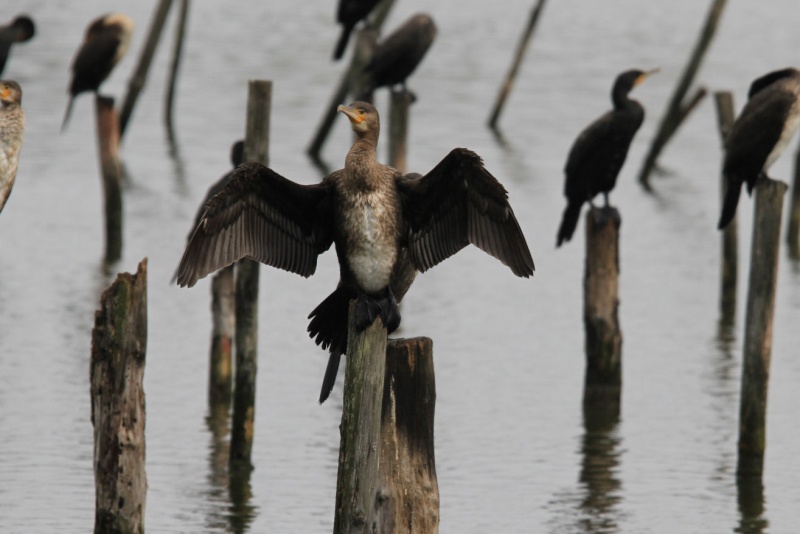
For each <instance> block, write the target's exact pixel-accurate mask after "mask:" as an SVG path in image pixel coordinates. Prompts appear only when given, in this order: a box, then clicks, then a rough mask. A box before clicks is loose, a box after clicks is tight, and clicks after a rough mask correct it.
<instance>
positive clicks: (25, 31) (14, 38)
mask: <svg viewBox="0 0 800 534" xmlns="http://www.w3.org/2000/svg"><path fill="white" fill-rule="evenodd" d="M35 33H36V26H34V24H33V20H31V18H30V17H28V16H27V15H20V16H19V17H17V18H15V19H14V20H13V21H11V24H9V25H7V26H0V74H3V69H4V68H5V66H6V60H8V52H9V51H10V50H11V45H12V44H14V43H24V42H25V41H28V40H30V38H31V37H33V35H34V34H35Z"/></svg>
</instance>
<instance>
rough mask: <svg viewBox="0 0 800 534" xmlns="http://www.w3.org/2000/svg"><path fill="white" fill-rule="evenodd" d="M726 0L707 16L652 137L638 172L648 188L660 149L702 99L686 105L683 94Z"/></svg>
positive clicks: (713, 5) (716, 1) (719, 0)
mask: <svg viewBox="0 0 800 534" xmlns="http://www.w3.org/2000/svg"><path fill="white" fill-rule="evenodd" d="M725 2H726V0H713V1H712V3H711V9H710V10H709V12H708V15H707V16H706V23H705V25H704V26H703V30H702V32H701V33H700V38H699V39H698V41H697V44H696V45H695V48H694V51H693V52H692V56H691V58H690V59H689V64H688V65H687V66H686V69H685V70H684V71H683V75H682V76H681V79H680V81H679V82H678V85H677V86H676V87H675V92H674V93H673V94H672V98H671V99H670V101H669V104H668V105H667V110H666V112H665V113H664V117H663V118H662V119H661V124H660V125H659V127H658V131H657V133H656V136H655V137H654V138H653V143H652V144H651V145H650V151H649V152H648V153H647V156H646V157H645V160H644V164H643V165H642V169H641V171H640V172H639V182H640V183H641V184H642V186H644V188H645V189H647V190H650V189H651V187H650V173H651V172H652V171H653V168H655V166H656V163H657V161H658V156H659V155H660V154H661V151H662V150H663V149H664V146H665V145H666V144H667V142H669V140H670V138H671V137H672V134H674V133H675V131H676V130H677V129H678V126H680V124H681V122H682V120H683V119H684V118H685V117H686V115H687V114H688V113H687V112H686V111H685V110H684V108H685V107H686V108H688V107H689V106H694V105H696V104H697V102H698V101H699V99H698V97H695V98H694V99H693V100H692V101H693V102H694V104H692V103H691V102H690V104H689V105H688V106H685V105H684V97H685V96H686V93H687V91H689V86H691V84H692V81H693V80H694V77H695V74H697V71H698V70H699V69H700V64H701V63H702V61H703V57H704V56H705V53H706V50H707V49H708V46H709V45H710V44H711V40H712V39H713V38H714V34H715V33H716V31H717V26H718V25H719V20H720V18H721V17H722V11H723V9H724V7H725ZM703 94H705V93H703Z"/></svg>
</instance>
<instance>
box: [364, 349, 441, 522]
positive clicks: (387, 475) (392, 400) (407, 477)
mask: <svg viewBox="0 0 800 534" xmlns="http://www.w3.org/2000/svg"><path fill="white" fill-rule="evenodd" d="M435 407H436V380H435V376H434V371H433V341H431V339H430V338H426V337H418V338H413V339H397V340H390V341H389V343H388V346H387V350H386V375H385V378H384V382H383V408H382V415H381V450H380V466H379V474H380V484H379V488H378V494H377V505H378V510H377V519H376V523H377V532H395V533H403V534H405V533H408V534H411V533H425V534H435V533H436V532H438V531H439V484H438V481H437V479H436V462H435V457H434V450H433V415H434V408H435Z"/></svg>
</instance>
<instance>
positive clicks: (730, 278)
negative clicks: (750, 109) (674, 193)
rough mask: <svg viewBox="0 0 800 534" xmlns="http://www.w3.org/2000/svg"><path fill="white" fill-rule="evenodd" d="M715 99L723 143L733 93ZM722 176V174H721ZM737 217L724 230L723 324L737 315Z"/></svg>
mask: <svg viewBox="0 0 800 534" xmlns="http://www.w3.org/2000/svg"><path fill="white" fill-rule="evenodd" d="M714 100H715V102H716V104H717V119H718V124H719V133H720V137H721V138H722V144H723V146H724V145H725V141H726V139H727V138H728V134H729V133H730V131H731V128H732V127H733V123H734V119H735V112H734V107H733V95H732V94H731V92H730V91H718V92H716V93H714ZM720 176H721V175H720ZM720 184H721V185H720V195H721V196H720V206H721V205H722V202H724V199H725V191H726V189H727V187H728V184H727V182H726V181H725V177H724V176H721V179H720ZM736 221H737V218H736V216H734V217H733V220H731V222H730V223H729V224H728V226H726V227H725V229H724V230H723V231H722V273H721V278H722V284H721V288H720V311H721V312H722V322H723V324H733V321H734V318H735V317H736V286H737V281H738V278H739V274H738V269H739V237H738V235H737V226H738V225H737V222H736Z"/></svg>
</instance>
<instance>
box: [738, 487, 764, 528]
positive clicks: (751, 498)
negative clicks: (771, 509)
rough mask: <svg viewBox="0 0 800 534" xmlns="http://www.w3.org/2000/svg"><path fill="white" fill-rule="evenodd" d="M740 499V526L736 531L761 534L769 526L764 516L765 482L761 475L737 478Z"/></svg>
mask: <svg viewBox="0 0 800 534" xmlns="http://www.w3.org/2000/svg"><path fill="white" fill-rule="evenodd" d="M736 489H737V493H738V501H739V526H738V527H737V528H736V529H735V530H734V532H741V533H742V534H761V533H762V532H765V531H766V529H767V527H768V526H769V521H768V520H767V518H766V517H765V516H764V484H763V482H762V481H761V477H760V476H756V477H753V476H749V477H748V476H742V477H737V479H736Z"/></svg>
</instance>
